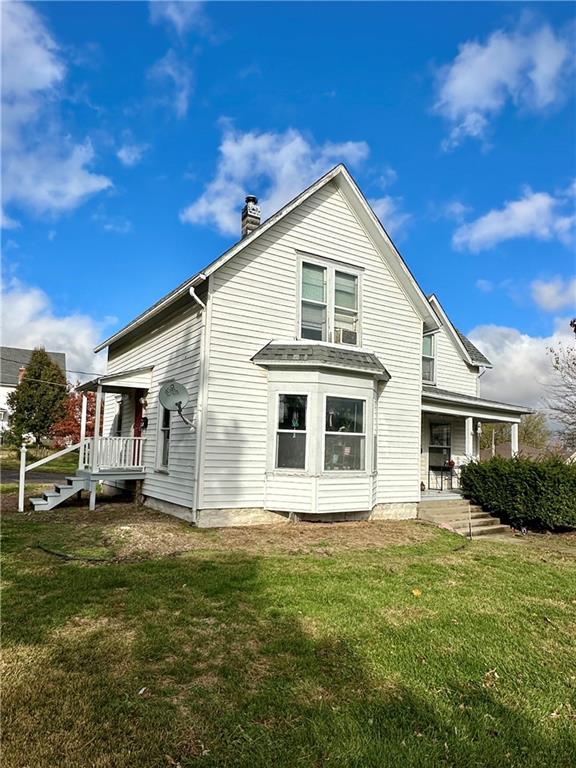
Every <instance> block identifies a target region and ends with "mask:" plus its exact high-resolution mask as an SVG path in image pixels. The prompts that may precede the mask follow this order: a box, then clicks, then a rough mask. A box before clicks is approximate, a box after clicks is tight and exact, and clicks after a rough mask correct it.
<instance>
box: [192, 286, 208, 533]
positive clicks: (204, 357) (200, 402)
mask: <svg viewBox="0 0 576 768" xmlns="http://www.w3.org/2000/svg"><path fill="white" fill-rule="evenodd" d="M211 283H212V278H211V277H208V298H207V301H206V304H205V303H204V302H203V301H202V300H201V299H200V298H198V296H197V295H196V292H195V290H194V287H191V288H190V291H189V293H190V296H191V298H192V299H193V300H194V301H195V302H196V304H198V306H199V307H200V310H201V313H202V326H201V330H200V363H199V371H198V399H197V401H196V416H195V419H194V420H195V422H196V451H195V455H194V494H193V500H192V523H193V524H195V523H196V522H197V518H198V504H199V498H200V474H201V468H202V461H201V455H202V453H203V449H204V435H205V432H206V428H205V419H204V409H205V407H206V405H205V404H206V400H207V388H208V349H209V332H208V329H207V325H208V322H209V317H208V315H210V316H211V314H212V312H211V303H210V293H211V288H212V285H211Z"/></svg>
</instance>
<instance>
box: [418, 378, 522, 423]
mask: <svg viewBox="0 0 576 768" xmlns="http://www.w3.org/2000/svg"><path fill="white" fill-rule="evenodd" d="M435 408H437V409H442V410H443V411H444V412H447V410H448V409H451V410H453V412H454V413H462V414H463V415H469V416H477V417H478V418H483V419H484V420H485V421H489V420H490V419H491V418H493V419H494V421H499V420H506V421H519V420H520V417H521V416H522V415H523V414H526V413H532V409H531V408H527V407H526V406H525V405H513V404H512V403H501V402H498V401H497V400H487V399H486V398H483V397H473V396H472V395H463V394H461V393H460V392H451V391H450V390H448V389H439V388H438V387H435V386H432V385H429V384H423V385H422V409H423V410H428V411H433V410H434V409H435Z"/></svg>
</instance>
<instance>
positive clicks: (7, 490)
mask: <svg viewBox="0 0 576 768" xmlns="http://www.w3.org/2000/svg"><path fill="white" fill-rule="evenodd" d="M46 488H50V486H49V485H48V484H46V483H26V485H25V489H26V490H25V493H26V495H27V496H35V495H36V494H37V493H38V494H41V493H42V491H43V490H45V489H46ZM17 493H18V483H0V496H4V495H7V494H17Z"/></svg>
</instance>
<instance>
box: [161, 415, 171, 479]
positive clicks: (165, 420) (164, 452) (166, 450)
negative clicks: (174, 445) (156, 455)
mask: <svg viewBox="0 0 576 768" xmlns="http://www.w3.org/2000/svg"><path fill="white" fill-rule="evenodd" d="M160 413H161V422H160V462H159V463H160V467H162V469H168V460H169V457H170V411H169V410H168V409H167V408H164V407H163V406H160Z"/></svg>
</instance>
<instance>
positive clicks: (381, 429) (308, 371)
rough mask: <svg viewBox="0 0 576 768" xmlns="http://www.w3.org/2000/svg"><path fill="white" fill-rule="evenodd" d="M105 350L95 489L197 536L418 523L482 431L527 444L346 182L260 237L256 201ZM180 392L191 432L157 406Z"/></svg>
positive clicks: (324, 185) (339, 175)
mask: <svg viewBox="0 0 576 768" xmlns="http://www.w3.org/2000/svg"><path fill="white" fill-rule="evenodd" d="M239 224H240V222H239ZM106 348H107V350H108V367H107V373H106V375H104V376H101V377H99V378H98V379H95V380H94V381H93V382H89V383H87V384H86V385H83V389H84V390H94V391H97V392H99V396H98V401H100V399H101V398H102V395H105V414H104V434H103V436H102V437H99V438H97V439H96V445H94V443H91V444H90V446H89V448H87V452H86V453H85V455H84V459H83V462H82V463H83V466H84V469H85V476H86V477H90V478H91V482H92V486H91V488H94V487H95V481H96V479H97V478H99V479H100V480H104V481H106V482H109V483H116V484H120V485H122V484H125V481H129V482H131V481H133V480H138V479H139V480H141V486H140V490H141V493H142V494H143V498H144V500H145V503H146V504H147V505H149V506H151V507H153V508H155V509H159V510H162V511H166V512H170V513H172V514H175V515H178V516H180V517H183V518H185V519H189V520H192V521H194V522H195V523H197V524H198V525H201V526H210V525H226V524H244V523H254V522H267V521H274V520H278V516H279V515H284V516H286V515H290V514H293V515H298V516H302V517H304V518H307V519H326V520H329V519H338V518H339V517H340V518H341V517H346V518H348V519H350V518H354V517H358V518H371V519H374V518H410V517H415V516H416V511H417V504H418V502H419V500H420V498H421V493H422V490H423V489H424V490H425V491H428V489H439V488H449V487H452V485H454V484H456V483H457V471H458V467H459V466H460V465H461V464H462V463H463V462H465V461H467V460H469V459H470V458H471V457H475V456H477V455H478V428H479V426H480V424H481V423H482V422H507V423H509V424H511V425H513V426H512V436H513V440H517V427H518V423H519V422H520V417H521V415H522V414H523V413H526V412H528V409H527V408H524V407H521V406H517V405H509V404H505V403H499V402H493V401H490V400H486V399H484V398H482V397H481V395H480V390H479V375H480V373H481V371H482V370H483V369H484V368H488V367H490V362H489V361H488V360H487V359H486V358H485V357H484V355H482V353H481V352H479V350H477V349H476V347H475V346H474V345H473V344H472V343H471V342H470V341H469V340H468V339H467V338H466V337H465V336H464V335H463V334H462V333H460V332H459V331H458V330H457V329H456V328H455V327H454V326H453V325H452V323H451V322H450V320H449V319H448V317H447V315H446V313H445V311H444V309H443V308H442V306H441V305H440V303H439V301H438V299H437V298H436V297H435V296H431V297H429V298H428V297H426V296H425V295H424V293H423V292H422V290H421V288H420V287H419V285H418V284H417V282H416V280H415V279H414V277H413V275H412V274H411V272H410V271H409V269H408V267H407V266H406V264H405V263H404V261H403V260H402V258H401V256H400V254H399V253H398V251H397V249H396V247H395V246H394V244H393V243H392V241H391V240H390V238H389V236H388V235H387V233H386V232H385V230H384V229H383V227H382V225H381V224H380V222H379V221H378V219H377V218H376V216H375V214H374V212H373V211H372V209H371V208H370V206H369V205H368V204H367V202H366V199H365V198H364V196H363V195H362V193H361V191H360V190H359V188H358V187H357V185H356V183H355V182H354V180H353V179H352V178H351V176H350V174H349V173H348V171H347V170H346V168H344V166H342V165H339V166H337V167H336V168H334V169H333V170H332V171H330V172H329V173H327V174H326V175H325V176H323V177H322V178H321V179H319V180H318V181H317V182H315V183H314V184H313V185H312V186H310V187H309V188H308V189H306V190H305V191H304V192H302V193H301V194H300V195H299V196H298V197H297V198H295V199H294V200H293V201H292V202H290V203H289V204H288V205H286V206H285V207H284V208H282V209H281V210H280V211H279V212H278V213H276V214H275V215H274V216H272V217H271V218H270V219H268V220H267V221H266V222H264V223H260V219H259V208H258V206H257V201H256V198H252V197H250V198H247V203H246V206H245V207H244V210H243V212H242V239H241V240H240V241H239V242H237V243H236V244H235V245H234V246H232V247H231V248H230V249H229V250H227V251H226V252H225V253H224V254H222V255H221V256H220V257H219V258H218V259H216V260H215V261H213V262H212V263H211V264H210V265H208V266H207V267H206V268H205V269H203V270H202V271H200V272H199V273H198V274H196V275H194V276H193V277H191V278H190V279H189V280H187V281H186V282H184V283H183V284H182V285H180V286H179V287H178V288H176V289H175V290H173V291H172V292H171V293H169V294H168V295H167V296H165V297H164V298H163V299H161V300H160V301H158V302H157V303H156V304H154V305H153V306H152V307H150V308H149V309H148V310H146V311H145V312H144V313H142V314H141V315H140V316H139V317H137V318H136V319H135V320H133V321H132V322H131V323H129V324H128V325H127V326H126V327H125V328H123V329H122V330H120V331H118V332H117V333H116V334H114V335H113V336H112V337H111V338H109V339H107V340H106V341H104V342H102V344H100V345H99V347H97V350H96V351H99V350H102V349H106ZM519 375H521V372H519ZM171 380H176V381H177V382H179V383H181V384H184V385H185V386H186V388H187V390H188V393H189V396H190V400H189V402H188V404H187V406H186V407H185V409H184V413H183V415H184V416H185V417H186V418H188V419H189V420H191V421H193V422H194V425H195V429H193V430H191V429H190V427H189V426H188V425H187V424H186V423H185V422H184V421H183V419H181V418H180V416H179V415H178V413H176V412H175V411H167V410H165V409H164V408H163V407H162V406H161V404H160V402H159V398H158V393H159V390H160V388H161V386H162V385H163V384H165V383H166V382H169V381H171ZM96 420H98V418H97V419H96ZM515 449H516V447H514V450H515ZM452 465H453V467H454V468H452Z"/></svg>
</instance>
